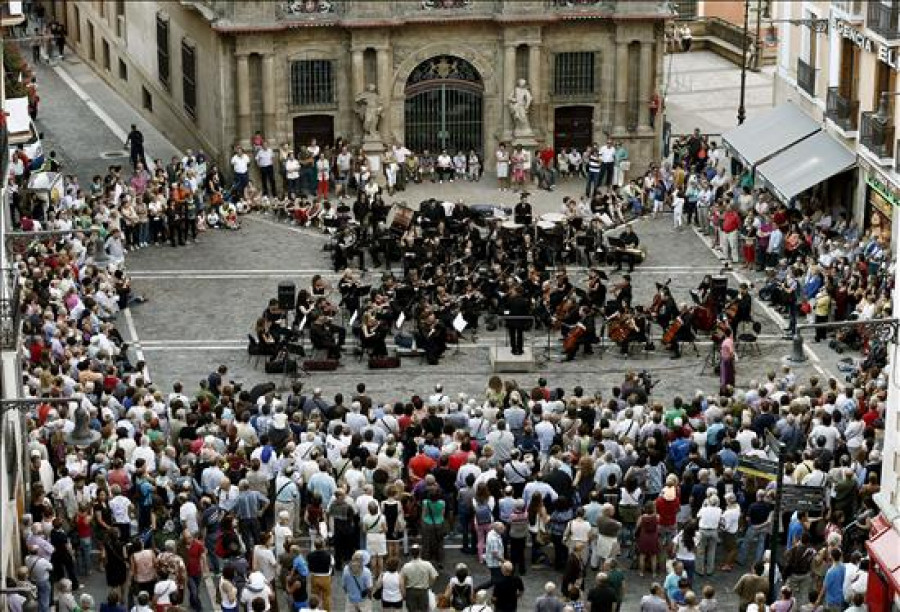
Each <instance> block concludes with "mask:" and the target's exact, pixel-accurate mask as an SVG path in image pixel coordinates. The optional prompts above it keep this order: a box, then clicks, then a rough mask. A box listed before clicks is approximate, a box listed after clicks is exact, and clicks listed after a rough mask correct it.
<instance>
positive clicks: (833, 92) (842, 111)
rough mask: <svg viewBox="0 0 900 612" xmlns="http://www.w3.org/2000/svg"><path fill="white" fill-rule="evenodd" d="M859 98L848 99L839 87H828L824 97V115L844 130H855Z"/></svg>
mask: <svg viewBox="0 0 900 612" xmlns="http://www.w3.org/2000/svg"><path fill="white" fill-rule="evenodd" d="M858 114H859V100H850V99H849V98H845V97H844V96H842V95H841V94H840V88H839V87H829V88H828V95H827V96H826V98H825V116H826V117H827V118H829V119H831V121H833V122H834V124H835V125H836V126H838V127H839V128H841V129H842V130H844V131H845V132H855V131H856V130H857V125H858V124H857V115H858Z"/></svg>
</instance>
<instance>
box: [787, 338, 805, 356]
mask: <svg viewBox="0 0 900 612" xmlns="http://www.w3.org/2000/svg"><path fill="white" fill-rule="evenodd" d="M787 360H788V361H790V362H791V363H804V362H805V361H806V353H805V352H804V351H803V336H801V335H800V332H799V331H794V339H793V341H792V344H791V355H790V357H788V359H787Z"/></svg>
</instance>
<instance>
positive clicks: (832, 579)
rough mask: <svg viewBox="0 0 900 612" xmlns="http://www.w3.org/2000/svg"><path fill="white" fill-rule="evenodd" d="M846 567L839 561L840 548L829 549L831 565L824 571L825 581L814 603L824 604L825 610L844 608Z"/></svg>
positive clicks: (827, 611)
mask: <svg viewBox="0 0 900 612" xmlns="http://www.w3.org/2000/svg"><path fill="white" fill-rule="evenodd" d="M846 573H847V568H845V567H844V564H843V563H842V562H841V550H840V549H839V548H834V549H832V550H831V567H830V568H828V571H827V572H825V581H824V583H823V584H822V590H821V591H819V599H818V600H817V601H816V605H822V604H824V605H825V612H841V611H842V610H843V609H844V577H845V575H846Z"/></svg>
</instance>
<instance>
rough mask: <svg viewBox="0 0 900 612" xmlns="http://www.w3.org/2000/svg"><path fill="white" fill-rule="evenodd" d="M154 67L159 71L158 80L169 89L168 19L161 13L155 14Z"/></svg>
mask: <svg viewBox="0 0 900 612" xmlns="http://www.w3.org/2000/svg"><path fill="white" fill-rule="evenodd" d="M156 67H157V71H158V72H159V82H160V83H161V84H162V86H163V87H164V88H165V89H166V91H170V89H171V81H170V80H169V74H170V72H171V71H170V68H171V59H170V58H169V19H168V18H167V17H164V16H163V15H161V14H157V15H156Z"/></svg>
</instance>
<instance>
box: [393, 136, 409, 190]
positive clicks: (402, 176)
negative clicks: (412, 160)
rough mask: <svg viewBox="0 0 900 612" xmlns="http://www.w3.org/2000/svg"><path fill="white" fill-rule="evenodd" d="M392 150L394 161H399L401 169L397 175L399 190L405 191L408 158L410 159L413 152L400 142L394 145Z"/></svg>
mask: <svg viewBox="0 0 900 612" xmlns="http://www.w3.org/2000/svg"><path fill="white" fill-rule="evenodd" d="M391 149H392V151H393V153H394V159H396V160H397V166H398V167H399V169H400V171H399V172H398V173H397V189H400V190H403V189H406V158H407V157H409V155H410V153H412V151H410V150H409V149H407V148H406V147H405V146H403V145H402V144H400V143H399V142H398V143H396V144H394V146H393V147H391Z"/></svg>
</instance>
